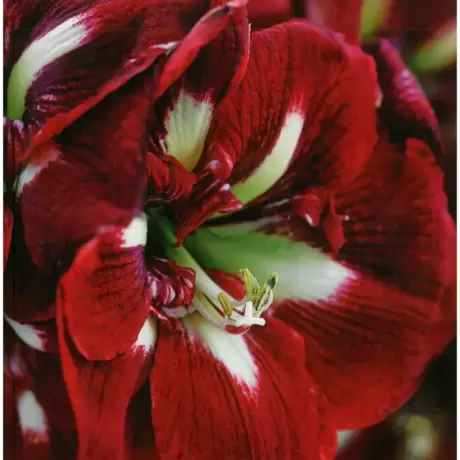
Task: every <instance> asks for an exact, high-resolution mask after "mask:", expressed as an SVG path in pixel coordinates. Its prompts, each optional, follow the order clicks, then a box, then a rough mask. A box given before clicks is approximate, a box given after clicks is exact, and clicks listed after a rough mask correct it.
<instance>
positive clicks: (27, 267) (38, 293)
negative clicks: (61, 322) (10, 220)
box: [3, 216, 59, 323]
mask: <svg viewBox="0 0 460 460" xmlns="http://www.w3.org/2000/svg"><path fill="white" fill-rule="evenodd" d="M22 230H23V229H22V224H21V218H20V216H17V218H16V221H15V224H14V232H13V233H12V238H11V247H10V257H9V258H8V261H7V264H6V268H5V273H4V281H5V287H4V298H3V299H4V304H3V305H4V312H5V313H6V314H7V315H8V316H9V317H10V318H12V319H13V320H16V321H18V322H20V323H29V322H34V321H44V320H45V321H46V320H48V319H51V318H54V317H55V298H56V288H57V283H58V280H59V273H58V272H57V271H52V270H51V271H49V272H48V273H44V272H42V271H41V270H39V268H38V267H37V266H36V265H35V264H34V263H33V262H32V260H31V257H30V254H29V252H28V250H27V247H26V246H25V244H24V234H23V231H22Z"/></svg>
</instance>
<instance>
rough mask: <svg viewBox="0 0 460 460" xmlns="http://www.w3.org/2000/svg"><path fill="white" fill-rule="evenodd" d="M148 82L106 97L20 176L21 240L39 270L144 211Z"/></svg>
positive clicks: (43, 150) (136, 82)
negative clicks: (104, 229)
mask: <svg viewBox="0 0 460 460" xmlns="http://www.w3.org/2000/svg"><path fill="white" fill-rule="evenodd" d="M151 80H152V78H151V76H150V75H148V74H144V75H141V76H139V77H136V78H135V79H133V80H131V81H130V82H129V83H128V84H127V85H125V86H124V87H123V88H122V89H120V90H119V91H118V92H115V93H113V94H112V95H110V96H109V97H108V98H106V99H105V100H104V101H103V102H102V103H101V104H99V105H98V106H96V107H95V108H94V109H93V110H91V111H90V112H88V113H87V114H86V115H85V116H84V117H82V118H80V119H79V120H78V121H77V122H75V123H74V124H73V125H72V126H71V127H69V128H68V129H66V130H65V131H64V132H63V133H62V134H61V135H60V136H59V137H57V138H56V139H55V140H54V141H52V142H48V143H46V144H43V145H42V146H40V147H39V148H38V149H37V150H36V151H35V152H34V154H33V157H32V159H31V162H29V164H28V165H27V167H26V168H25V169H24V170H23V171H22V173H21V175H20V176H19V180H18V186H17V192H16V193H17V195H18V206H19V210H20V212H21V215H22V221H23V225H24V234H25V241H26V243H27V246H28V248H29V251H30V253H31V256H32V260H33V261H34V263H35V264H37V265H38V266H39V267H40V268H41V269H42V270H45V271H46V270H49V269H50V267H51V266H53V265H56V263H58V264H63V265H67V267H68V265H69V262H71V261H72V257H73V255H74V253H75V252H74V251H75V249H76V247H78V245H80V244H82V243H83V242H85V241H86V240H88V239H89V238H91V237H92V236H93V235H95V234H96V233H97V231H98V229H99V228H100V227H102V226H103V225H110V224H119V225H123V224H127V223H128V222H129V220H130V219H131V216H132V214H133V213H135V210H138V211H139V212H140V211H141V210H142V208H143V204H144V203H143V200H144V184H145V181H146V170H145V155H146V149H145V136H146V124H145V118H146V116H147V113H148V109H149V107H150V104H151V101H150V99H149V88H151V87H152V82H151ZM69 256H70V257H69ZM65 257H66V258H67V260H63V259H64V258H65ZM67 267H66V268H67Z"/></svg>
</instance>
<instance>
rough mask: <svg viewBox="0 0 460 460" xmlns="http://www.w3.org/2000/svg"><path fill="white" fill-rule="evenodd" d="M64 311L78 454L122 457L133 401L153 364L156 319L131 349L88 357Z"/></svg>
mask: <svg viewBox="0 0 460 460" xmlns="http://www.w3.org/2000/svg"><path fill="white" fill-rule="evenodd" d="M59 312H60V313H59V315H58V326H59V347H60V350H61V360H62V367H63V374H64V379H65V382H66V385H67V389H68V392H69V396H70V400H71V402H72V407H73V411H74V414H75V418H76V424H77V430H78V442H79V445H78V457H77V458H78V459H79V460H95V459H111V460H122V459H123V458H124V442H125V418H126V412H127V408H128V404H129V401H130V399H131V397H132V395H133V394H134V393H135V391H136V390H137V389H138V388H139V387H140V385H141V383H142V381H143V380H144V378H145V376H146V375H147V371H148V369H149V368H150V366H151V364H152V353H153V349H154V345H155V340H156V331H155V326H154V323H153V322H152V320H151V319H148V320H147V321H146V323H145V325H144V327H143V328H142V331H141V333H140V334H139V338H138V341H137V342H136V344H135V345H134V346H133V347H132V349H131V350H130V351H128V352H126V353H124V354H121V355H119V356H117V357H116V358H115V359H113V360H111V361H104V362H98V361H87V360H86V359H84V358H83V357H82V356H81V355H79V354H78V352H77V351H76V350H75V349H74V347H73V345H72V343H71V339H70V338H69V336H68V335H67V332H66V326H65V320H64V318H63V312H62V311H60V310H59Z"/></svg>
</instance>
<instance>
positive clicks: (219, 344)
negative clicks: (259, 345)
mask: <svg viewBox="0 0 460 460" xmlns="http://www.w3.org/2000/svg"><path fill="white" fill-rule="evenodd" d="M183 323H184V325H185V327H186V328H187V329H188V330H189V331H190V332H192V334H191V337H193V333H196V334H197V335H198V337H199V338H200V339H201V341H202V343H203V345H204V346H205V348H207V349H208V350H209V351H210V352H211V353H212V355H213V356H214V357H215V358H216V359H217V360H218V361H220V362H221V363H222V364H223V365H224V366H225V367H226V368H227V369H228V371H229V372H230V374H232V376H233V377H234V378H235V379H236V380H237V381H239V382H241V383H244V384H246V385H247V386H248V387H249V388H250V389H251V390H255V389H256V388H257V366H256V364H255V362H254V358H253V357H252V355H251V352H250V351H249V348H248V346H247V344H246V341H245V339H244V336H242V335H236V334H229V333H228V332H225V331H223V330H222V329H218V328H217V327H215V326H214V325H213V324H211V323H210V322H209V321H206V320H204V319H202V318H201V317H197V316H188V317H187V318H185V319H184V320H183Z"/></svg>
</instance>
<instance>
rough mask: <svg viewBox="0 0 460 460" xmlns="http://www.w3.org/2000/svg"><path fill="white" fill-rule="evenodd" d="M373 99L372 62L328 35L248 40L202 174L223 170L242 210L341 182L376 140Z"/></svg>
mask: <svg viewBox="0 0 460 460" xmlns="http://www.w3.org/2000/svg"><path fill="white" fill-rule="evenodd" d="M375 94H376V81H375V73H374V67H373V63H372V60H370V59H369V57H368V56H366V55H365V54H364V53H362V52H361V51H360V50H359V49H358V48H354V47H350V46H348V45H346V44H345V43H344V42H343V41H341V40H340V38H337V37H336V36H334V35H333V34H331V33H330V32H328V31H326V30H323V29H320V28H318V27H316V26H314V25H312V24H309V23H307V22H301V21H292V22H289V23H286V24H283V25H280V26H276V27H273V28H271V29H266V30H263V31H260V32H255V33H253V34H252V35H251V58H250V60H249V63H248V69H247V72H246V74H245V77H244V79H243V81H242V83H241V85H240V87H239V88H238V90H237V91H236V92H235V94H234V95H233V96H231V97H229V98H228V99H227V100H226V101H225V102H224V103H223V104H222V106H221V107H220V108H219V111H218V113H217V114H216V117H215V119H214V120H213V123H212V125H211V127H210V132H209V135H208V138H207V141H206V149H205V152H204V155H203V156H202V158H201V162H200V164H199V166H200V165H202V166H204V165H207V164H209V163H210V162H213V161H216V160H217V161H219V162H220V163H221V164H222V165H225V168H222V171H220V172H219V173H220V175H221V176H222V177H223V178H228V182H229V183H230V184H231V186H232V192H233V193H234V194H235V196H236V197H237V198H238V199H240V200H241V201H242V202H243V203H244V204H246V203H248V202H257V200H258V199H259V200H265V201H266V200H268V199H274V198H276V199H277V200H280V199H282V198H292V196H294V195H295V194H297V193H300V192H303V191H305V190H307V189H308V188H309V187H313V186H328V187H331V188H334V187H337V186H339V185H340V184H345V183H348V182H349V181H350V180H352V179H353V178H354V177H355V176H356V175H357V174H358V173H359V171H360V170H361V168H362V166H363V164H364V163H365V162H366V160H367V159H368V157H369V154H370V149H371V147H372V146H373V145H374V143H375V141H376V132H375V108H374V100H375ZM265 192H267V193H266V194H265Z"/></svg>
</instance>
